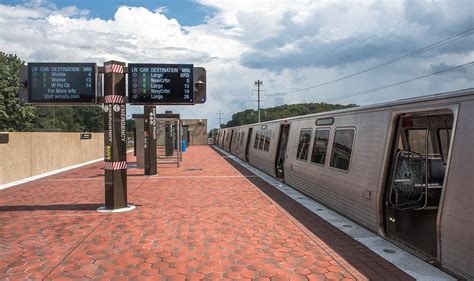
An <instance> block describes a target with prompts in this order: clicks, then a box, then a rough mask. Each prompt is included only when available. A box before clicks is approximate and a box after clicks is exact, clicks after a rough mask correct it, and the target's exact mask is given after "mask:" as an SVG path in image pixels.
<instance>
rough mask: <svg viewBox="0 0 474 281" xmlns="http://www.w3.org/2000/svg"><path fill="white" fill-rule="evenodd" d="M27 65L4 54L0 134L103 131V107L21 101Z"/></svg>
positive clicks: (0, 57) (0, 60) (0, 69)
mask: <svg viewBox="0 0 474 281" xmlns="http://www.w3.org/2000/svg"><path fill="white" fill-rule="evenodd" d="M22 64H23V62H22V61H21V60H20V59H19V58H18V57H17V56H16V55H11V54H5V53H2V52H0V131H35V130H45V131H49V130H54V131H65V132H82V131H88V132H101V131H103V130H104V125H103V124H104V116H103V111H102V109H101V107H100V106H55V107H53V106H31V105H26V104H24V103H22V102H21V101H20V100H19V99H18V84H19V69H20V66H21V65H22Z"/></svg>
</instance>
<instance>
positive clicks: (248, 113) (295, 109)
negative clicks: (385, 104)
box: [224, 103, 357, 128]
mask: <svg viewBox="0 0 474 281" xmlns="http://www.w3.org/2000/svg"><path fill="white" fill-rule="evenodd" d="M355 106H357V105H355V104H348V105H342V104H329V103H301V104H285V105H280V106H276V107H271V108H266V109H262V110H260V120H261V121H262V122H265V121H270V120H276V119H281V118H288V117H293V116H300V115H306V114H312V113H319V112H324V111H331V110H337V109H344V108H350V107H355ZM257 122H258V113H257V111H256V110H252V109H247V110H245V111H241V112H238V113H236V114H234V115H232V119H231V120H230V121H229V122H227V124H225V125H224V128H227V127H234V126H241V125H247V124H253V123H257Z"/></svg>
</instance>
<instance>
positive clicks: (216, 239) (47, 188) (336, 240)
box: [0, 146, 414, 280]
mask: <svg viewBox="0 0 474 281" xmlns="http://www.w3.org/2000/svg"><path fill="white" fill-rule="evenodd" d="M128 158H129V159H128V161H129V167H131V168H129V169H128V199H129V200H128V201H129V202H130V203H131V204H134V205H135V206H136V209H134V210H133V211H130V212H124V213H99V212H97V211H96V209H97V208H98V207H100V206H102V205H103V201H104V175H103V174H104V170H103V163H102V162H98V163H95V164H90V165H87V166H84V167H81V168H76V169H73V170H70V171H66V172H62V173H59V174H56V175H52V176H48V177H44V178H41V179H37V180H34V181H31V182H27V183H23V184H20V185H17V186H13V187H9V188H6V189H3V190H0V279H1V280H24V279H33V280H63V279H64V280H66V279H81V280H82V279H97V280H201V279H208V280H217V279H252V280H326V279H329V280H368V279H371V280H413V279H414V278H413V277H412V276H410V275H409V274H407V273H406V272H404V271H402V270H401V269H399V268H398V267H396V266H395V265H394V264H392V263H391V262H389V261H387V260H386V259H384V258H382V257H381V256H379V255H377V254H376V253H374V252H372V251H371V250H370V249H368V248H367V247H366V246H364V245H363V244H361V243H360V242H358V241H356V240H354V239H353V238H352V237H350V236H349V235H347V234H346V233H344V232H343V231H341V230H340V229H338V228H336V227H334V226H333V225H331V224H329V223H327V222H326V221H325V220H323V219H322V218H321V217H320V216H318V215H316V214H315V213H313V212H311V211H309V210H308V209H307V208H306V207H304V206H303V205H302V204H300V203H298V202H297V201H295V200H293V199H292V198H291V197H290V196H288V195H286V194H285V193H283V192H281V191H280V190H278V189H277V188H273V187H272V185H271V184H269V183H268V182H266V181H264V180H263V179H261V178H260V177H259V176H258V175H256V174H255V173H254V172H252V171H250V170H248V169H245V167H243V166H237V165H236V164H235V163H236V162H233V160H232V159H231V157H229V156H228V155H226V154H224V153H222V152H220V151H218V150H216V149H213V148H211V147H209V146H201V147H191V148H189V149H188V150H187V151H186V152H185V153H184V158H183V162H182V165H181V167H180V168H176V166H175V165H169V166H167V165H159V166H158V172H159V174H158V175H156V176H144V175H143V170H141V169H136V168H133V167H134V163H133V162H134V161H135V159H134V157H133V155H132V154H128Z"/></svg>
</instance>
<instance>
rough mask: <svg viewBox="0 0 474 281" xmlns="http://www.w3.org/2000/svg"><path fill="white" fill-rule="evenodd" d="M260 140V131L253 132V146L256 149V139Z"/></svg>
mask: <svg viewBox="0 0 474 281" xmlns="http://www.w3.org/2000/svg"><path fill="white" fill-rule="evenodd" d="M259 140H260V131H257V132H255V140H254V142H253V148H254V149H257V147H258V141H259Z"/></svg>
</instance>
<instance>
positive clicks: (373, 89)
mask: <svg viewBox="0 0 474 281" xmlns="http://www.w3.org/2000/svg"><path fill="white" fill-rule="evenodd" d="M473 64H474V61H470V62H467V63H464V64H460V65H456V66H453V67H450V68H446V69H443V70H439V71H436V72H432V73H429V74H425V75H422V76H418V77H415V78H411V79H407V80H403V81H399V82H395V83H392V84H388V85H384V86H380V87H376V88H372V89H368V90H364V91H359V92H354V93H351V94H347V95H343V96H338V97H335V98H332V99H327V100H325V102H331V101H336V100H341V99H345V98H350V97H355V96H360V95H365V94H368V93H372V92H376V91H380V90H383V89H387V88H391V87H395V86H398V85H402V84H406V83H409V82H413V81H415V80H420V79H423V78H426V77H429V76H433V75H437V74H442V73H445V72H448V71H452V70H455V69H458V68H462V67H466V66H468V65H473Z"/></svg>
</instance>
